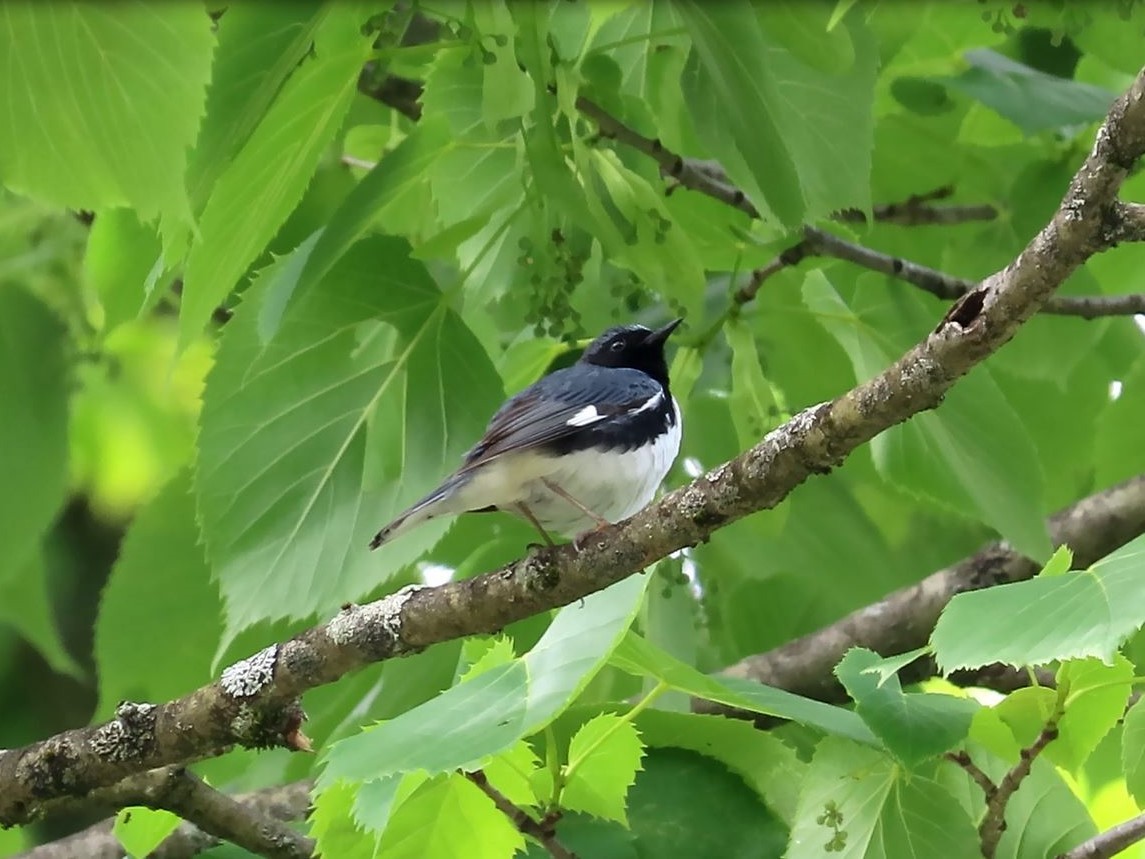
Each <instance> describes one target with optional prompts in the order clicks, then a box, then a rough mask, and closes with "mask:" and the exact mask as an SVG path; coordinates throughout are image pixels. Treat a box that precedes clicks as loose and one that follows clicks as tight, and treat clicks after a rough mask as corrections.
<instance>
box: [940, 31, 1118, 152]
mask: <svg viewBox="0 0 1145 859" xmlns="http://www.w3.org/2000/svg"><path fill="white" fill-rule="evenodd" d="M966 61H967V62H968V63H969V64H970V68H969V69H967V70H966V71H965V72H963V73H962V74H961V75H959V76H958V77H955V78H940V79H939V82H940V83H944V84H945V85H946V86H948V87H950V88H951V89H954V90H957V91H959V92H961V93H964V94H965V95H968V96H970V97H971V98H973V99H977V100H978V101H980V102H982V103H983V104H985V105H986V106H987V107H989V108H991V109H993V110H995V111H997V112H998V113H999V114H1001V115H1002V116H1004V117H1006V118H1007V119H1009V120H1010V121H1011V122H1013V123H1015V124H1016V125H1017V126H1018V127H1019V128H1021V129H1022V131H1024V132H1025V133H1026V134H1037V133H1038V132H1040V131H1047V130H1050V129H1056V128H1061V127H1062V126H1068V125H1079V124H1087V123H1090V122H1094V121H1096V120H1098V119H1101V118H1102V117H1104V116H1105V113H1106V111H1108V110H1109V105H1110V104H1112V102H1113V100H1114V99H1115V98H1116V97H1117V93H1115V92H1110V91H1109V90H1106V89H1102V88H1101V87H1096V86H1091V85H1090V84H1083V83H1078V82H1077V81H1071V80H1067V79H1065V78H1060V77H1058V76H1057V75H1050V74H1046V73H1045V72H1041V71H1038V70H1037V69H1033V68H1030V67H1029V66H1026V65H1023V64H1022V63H1019V62H1015V61H1014V60H1011V59H1010V58H1009V57H1005V56H1003V55H1002V54H999V53H997V52H995V51H987V50H979V51H967V52H966Z"/></svg>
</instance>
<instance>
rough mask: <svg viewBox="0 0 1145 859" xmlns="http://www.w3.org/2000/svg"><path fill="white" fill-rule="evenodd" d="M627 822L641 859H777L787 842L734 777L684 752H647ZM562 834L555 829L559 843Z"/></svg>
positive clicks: (772, 819)
mask: <svg viewBox="0 0 1145 859" xmlns="http://www.w3.org/2000/svg"><path fill="white" fill-rule="evenodd" d="M628 820H629V824H630V826H631V831H632V834H633V835H635V836H636V838H635V843H636V848H637V852H636V855H638V856H641V857H653V856H654V857H657V859H695V857H699V856H705V857H707V856H711V857H717V856H724V857H732V856H735V857H737V859H741V858H742V859H778V857H779V856H780V855H781V854H782V852H783V848H784V845H785V842H786V840H787V838H786V836H787V830H786V827H785V826H784V825H783V823H782V822H781V821H780V820H778V819H777V818H776V817H775V816H774V815H773V814H772V813H771V812H770V810H769V809H768V808H767V807H766V806H764V805H763V804H762V803H761V802H760V801H759V798H758V796H757V795H756V794H755V793H753V792H752V791H751V790H750V789H748V787H747V786H746V785H745V784H744V783H743V780H742V779H740V778H739V776H737V775H735V774H734V773H732V772H729V771H728V769H727V768H726V767H724V766H723V765H722V764H720V763H718V762H717V761H714V760H712V759H711V758H710V757H705V756H704V755H699V754H696V753H695V752H690V751H686V750H684V749H649V751H648V754H647V756H646V757H645V759H644V771H643V772H641V773H640V774H639V775H638V776H637V777H636V784H634V785H633V786H632V789H631V790H630V791H629V792H628ZM601 822H602V823H603V822H604V821H601ZM609 825H611V826H616V824H614V823H613V824H609ZM563 831H564V830H563V829H562V828H561V827H559V826H558V828H557V835H558V837H560V838H562V839H563V838H564V835H563ZM562 843H563V842H562ZM572 843H573V842H571V841H570V845H571V844H572ZM577 855H579V856H584V857H586V859H587V857H596V856H598V855H600V854H598V853H595V852H589V851H588V850H586V849H583V848H582V849H579V850H578V853H577Z"/></svg>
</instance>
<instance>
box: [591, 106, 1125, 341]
mask: <svg viewBox="0 0 1145 859" xmlns="http://www.w3.org/2000/svg"><path fill="white" fill-rule="evenodd" d="M576 107H577V109H578V110H579V111H580V112H581V113H582V114H584V115H585V116H586V117H588V118H589V119H591V120H592V121H593V122H595V123H596V125H597V127H598V128H599V129H600V133H601V134H602V135H604V136H606V137H610V138H613V139H614V140H616V141H617V142H619V143H623V144H624V145H626V146H630V147H632V148H633V149H636V150H637V151H639V152H642V153H644V154H645V155H648V156H649V157H651V158H654V159H655V160H656V163H657V164H659V165H660V172H661V174H662V175H664V176H668V177H671V178H672V179H674V180H676V181H677V182H678V183H679V184H680V185H682V186H683V187H685V188H688V189H690V190H692V191H697V192H699V193H701V194H705V195H707V196H709V197H712V198H714V199H716V200H720V201H721V202H723V203H726V204H727V205H729V206H731V207H733V208H735V209H738V210H739V211H741V212H743V213H745V214H747V215H749V216H750V217H752V218H759V217H760V212H759V210H758V209H757V208H756V207H755V205H754V204H753V203H752V202H751V200H749V199H748V198H747V195H746V194H744V193H743V191H741V190H740V189H739V188H737V187H736V186H735V185H734V184H733V183H732V182H731V180H730V179H729V178H728V176H727V173H726V172H724V169H723V167H722V166H720V164H719V163H718V162H715V161H706V160H699V159H692V158H683V157H681V156H679V155H677V154H676V153H674V152H671V151H669V150H667V149H665V148H664V146H663V145H662V144H661V143H660V141H659V140H655V139H653V138H649V137H645V136H644V135H642V134H640V133H639V132H637V131H636V130H634V129H632V128H630V127H629V126H627V125H625V124H624V123H623V122H621V121H620V120H619V119H617V118H616V117H614V116H612V114H610V113H608V112H607V111H605V110H604V109H603V108H602V107H600V105H598V104H596V103H595V102H593V101H591V100H589V99H587V98H584V97H583V96H581V97H579V98H578V99H577V100H576ZM1098 142H1100V137H1099V138H1098ZM1091 157H1092V156H1091ZM1083 169H1084V168H1083ZM1079 175H1080V174H1079ZM1076 179H1077V177H1075V182H1076ZM943 190H945V189H939V192H937V193H940V192H941V191H943ZM934 193H936V192H931V195H933V194H934ZM924 196H926V195H924ZM912 199H917V198H912ZM1063 205H1064V204H1063ZM1104 205H1105V207H1106V210H1105V212H1104V213H1103V218H1104V219H1105V223H1104V224H1102V225H1101V229H1100V231H1099V236H1098V237H1095V238H1097V240H1098V244H1097V245H1096V246H1094V248H1093V250H1092V251H1091V253H1096V252H1098V251H1100V250H1105V249H1108V248H1110V247H1113V246H1115V245H1117V244H1118V243H1120V242H1129V241H1145V206H1142V205H1139V204H1134V203H1122V202H1119V201H1116V200H1114V199H1109V200H1107V201H1106V202H1105V204H1104ZM908 206H910V200H908V201H907V202H906V203H904V204H890V206H888V207H886V208H888V209H890V210H891V214H892V215H894V217H892V218H889V220H895V218H897V217H902V215H901V212H902V211H904V210H906V209H907V207H908ZM881 208H883V207H876V211H878V210H879V209H881ZM914 208H915V209H917V208H918V206H917V204H916V205H915V207H914ZM992 211H993V210H992ZM1060 213H1061V211H1060V210H1059V214H1060ZM884 214H886V213H885V212H884ZM837 218H838V219H839V220H854V216H853V215H849V214H847V213H846V212H844V213H840V216H837ZM964 220H965V218H964ZM897 222H900V223H901V221H897ZM920 222H921V221H920ZM939 222H940V221H939V220H938V219H937V216H936V218H935V219H934V220H932V221H930V223H939ZM812 256H830V257H836V258H837V259H842V260H846V261H848V262H852V263H855V264H856V265H860V266H863V267H864V268H869V269H871V270H872V271H877V272H881V273H883V274H886V275H889V276H891V277H897V278H899V279H900V280H904V281H906V282H907V283H910V284H913V285H914V286H917V287H919V288H920V289H924V290H926V291H927V292H929V293H931V294H932V295H935V296H937V297H938V298H943V299H947V300H951V301H953V300H956V299H959V298H962V297H963V296H964V295H967V294H968V293H970V292H971V291H972V290H973V289H974V287H975V286H976V284H975V282H974V281H970V280H964V279H962V278H957V277H954V276H952V275H948V274H944V273H943V272H940V271H935V270H934V269H930V268H927V267H926V266H922V265H919V264H918V263H914V262H911V261H909V260H904V259H901V258H898V257H893V256H889V255H887V254H882V253H879V252H878V251H874V250H871V249H870V248H866V247H863V246H862V245H858V244H855V243H853V242H848V241H845V240H844V239H840V238H838V237H837V236H834V235H832V234H831V233H829V232H827V231H825V230H821V229H819V228H817V227H811V226H806V227H804V228H803V240H802V241H800V242H799V243H797V244H795V245H793V246H792V247H790V248H788V249H787V250H786V251H784V252H783V253H782V254H780V255H779V256H778V257H776V259H774V260H772V261H771V262H770V263H768V264H767V265H765V266H762V267H761V268H759V269H756V270H755V271H754V272H752V275H751V278H750V280H749V281H748V283H747V285H745V286H744V287H742V288H741V289H740V290H738V291H737V292H736V293H735V295H734V296H733V300H734V301H735V302H736V303H737V304H745V303H747V302H748V301H750V300H751V299H752V298H754V297H755V294H756V292H758V291H759V288H760V287H761V286H762V285H763V282H764V281H765V280H766V279H767V278H768V277H770V276H772V275H773V274H775V273H776V272H778V271H780V270H782V269H783V268H786V267H788V266H792V265H797V264H798V263H799V262H802V261H803V260H804V259H807V258H808V257H812ZM1039 310H1040V311H1041V312H1042V313H1049V314H1054V315H1062V316H1080V317H1082V318H1083V319H1096V318H1097V317H1100V316H1126V315H1133V314H1136V313H1145V294H1136V295H1111V296H1104V295H1103V296H1055V297H1052V298H1049V299H1048V300H1047V301H1045V302H1044V303H1043V305H1042V306H1041V307H1040V308H1039Z"/></svg>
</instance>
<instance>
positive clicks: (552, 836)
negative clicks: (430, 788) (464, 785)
mask: <svg viewBox="0 0 1145 859" xmlns="http://www.w3.org/2000/svg"><path fill="white" fill-rule="evenodd" d="M465 777H466V778H467V779H469V780H470V781H471V782H473V783H474V784H475V785H477V786H478V787H479V788H481V790H482V791H483V792H484V793H485V795H486V796H488V797H489V798H490V799H491V800H493V804H494V805H496V806H497V808H499V809H500V810H501V812H502V813H503V814H504V815H505V816H506V817H508V818H509V820H511V821H512V822H513V825H514V826H516V827H517V829H518V831H519V832H520V833H521V834H522V835H527V836H528V837H530V838H532V839H534V840H535V841H536V842H537V843H538V844H540V845H541V846H542V847H544V848H545V849H546V850H547V851H549V854H550V855H552V856H553V857H555V859H576V854H575V853H573V852H572V851H570V850H569V849H568V848H566V847H565V846H564V845H563V844H561V843H560V842H559V841H557V833H556V829H555V827H556V821H557V819H558V818H555V817H553V816H551V815H549V816H546V817H545V819H544V820H536V819H534V818H533V816H532V815H531V814H529V812H527V811H525V809H523V808H521V807H520V806H519V805H517V804H516V803H515V802H513V801H512V800H511V799H509V797H507V796H505V794H503V793H501V791H499V790H497V788H495V787H493V785H491V784H490V783H489V779H488V777H486V775H485V771H484V770H474V771H473V772H467V773H465Z"/></svg>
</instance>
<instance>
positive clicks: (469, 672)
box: [460, 635, 516, 683]
mask: <svg viewBox="0 0 1145 859" xmlns="http://www.w3.org/2000/svg"><path fill="white" fill-rule="evenodd" d="M470 641H472V640H470ZM468 643H470V642H466V644H468ZM515 658H516V654H515V653H514V652H513V639H511V638H509V637H507V636H503V635H499V636H497V637H496V638H493V639H490V640H489V643H488V646H487V647H486V648H485V650H484V652H483V653H482V654H481V655H480V656H479V657H478V658H477V659H474V660H473V663H472V664H471V665H470V666H469V667H468V668H467V669H465V671H464V672H463V673H462V675H461V678H460V682H462V683H464V682H465V681H466V680H472V679H473V678H474V677H480V676H481V675H482V674H484V673H485V672H486V671H488V670H489V669H490V668H500V667H502V666H504V665H508V664H509V663H510V662H512V661H513V660H514V659H515Z"/></svg>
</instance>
